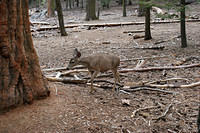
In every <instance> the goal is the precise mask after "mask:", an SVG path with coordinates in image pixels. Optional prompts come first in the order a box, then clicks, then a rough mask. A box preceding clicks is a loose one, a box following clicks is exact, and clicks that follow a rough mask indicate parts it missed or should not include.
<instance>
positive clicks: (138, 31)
mask: <svg viewBox="0 0 200 133" xmlns="http://www.w3.org/2000/svg"><path fill="white" fill-rule="evenodd" d="M141 32H144V30H134V31H124V32H123V33H141Z"/></svg>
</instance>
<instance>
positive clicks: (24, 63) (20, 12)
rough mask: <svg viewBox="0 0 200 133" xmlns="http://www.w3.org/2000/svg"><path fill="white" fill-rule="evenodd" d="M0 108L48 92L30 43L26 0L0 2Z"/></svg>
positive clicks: (29, 99)
mask: <svg viewBox="0 0 200 133" xmlns="http://www.w3.org/2000/svg"><path fill="white" fill-rule="evenodd" d="M0 16H1V17H0V27H1V31H0V64H1V65H0V73H1V74H0V111H2V110H5V109H9V108H11V107H15V106H17V105H20V104H25V103H32V102H33V100H34V99H38V98H42V97H46V96H48V95H49V94H50V92H49V87H48V82H47V80H46V79H45V78H44V77H43V75H42V72H41V69H40V65H39V60H38V56H37V54H36V51H35V49H34V47H33V41H32V36H31V31H30V21H29V15H28V0H9V1H8V0H7V1H6V0H3V1H1V2H0Z"/></svg>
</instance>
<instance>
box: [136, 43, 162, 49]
mask: <svg viewBox="0 0 200 133" xmlns="http://www.w3.org/2000/svg"><path fill="white" fill-rule="evenodd" d="M133 47H134V48H136V49H154V50H162V49H164V48H165V46H157V45H152V44H151V45H148V44H147V45H146V44H145V45H143V46H142V45H140V46H133Z"/></svg>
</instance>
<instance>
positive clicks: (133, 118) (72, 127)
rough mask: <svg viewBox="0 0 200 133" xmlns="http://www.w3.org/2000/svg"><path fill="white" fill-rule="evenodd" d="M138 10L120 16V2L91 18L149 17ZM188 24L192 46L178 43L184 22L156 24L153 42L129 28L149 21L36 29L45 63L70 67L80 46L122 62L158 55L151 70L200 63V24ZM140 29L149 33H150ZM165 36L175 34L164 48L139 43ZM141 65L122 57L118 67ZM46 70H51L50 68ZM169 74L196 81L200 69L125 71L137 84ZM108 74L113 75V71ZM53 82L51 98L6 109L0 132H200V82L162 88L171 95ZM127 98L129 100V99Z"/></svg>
mask: <svg viewBox="0 0 200 133" xmlns="http://www.w3.org/2000/svg"><path fill="white" fill-rule="evenodd" d="M134 8H135V7H128V12H127V13H128V17H121V16H120V15H121V11H122V10H121V8H119V7H112V8H111V9H110V10H108V9H106V10H105V11H103V12H102V14H101V16H100V20H99V21H92V23H97V22H98V23H105V22H119V21H121V22H129V21H135V22H141V21H143V20H144V18H143V17H141V18H138V17H137V16H135V15H134V13H135V11H134ZM190 9H191V10H190V11H189V13H190V14H191V15H198V16H200V14H199V12H195V11H199V10H200V6H199V4H193V5H191V8H190ZM64 15H65V21H66V24H67V23H68V22H69V21H68V20H73V22H70V23H74V24H76V23H91V22H86V21H84V16H85V14H84V12H83V11H81V10H72V11H64ZM55 20H56V18H48V19H47V20H46V21H48V22H49V23H54V21H55ZM55 22H56V21H55ZM186 27H187V39H188V47H187V48H184V49H183V48H181V46H180V38H177V37H176V36H179V35H180V31H179V30H180V27H179V23H169V24H153V25H152V26H151V28H152V29H151V30H152V37H153V39H152V40H151V41H144V40H143V39H135V40H134V39H133V35H134V34H128V33H124V32H128V31H134V30H144V25H129V26H119V27H101V28H92V29H90V30H88V29H87V28H85V27H76V28H68V29H66V30H67V33H68V36H66V37H61V36H60V34H59V33H58V30H50V31H41V32H33V33H32V34H33V41H34V46H35V48H36V50H37V53H38V56H39V60H40V64H41V68H42V69H45V68H56V67H66V66H67V64H68V62H69V59H70V58H71V57H72V54H73V50H74V48H78V49H79V50H80V51H81V52H82V55H83V56H87V55H90V54H92V53H97V52H105V53H112V54H115V55H117V56H119V57H120V58H121V60H125V59H135V58H144V57H155V56H157V57H160V58H152V59H146V60H145V64H143V66H142V68H147V67H152V66H155V67H161V66H177V65H180V62H181V65H189V64H195V63H200V34H199V31H200V22H188V23H187V24H186ZM136 34H138V35H144V32H142V33H136ZM173 37H175V38H173ZM166 39H169V40H168V41H166V42H163V43H161V44H157V45H162V46H164V48H163V49H141V48H135V47H136V46H148V45H149V44H154V43H155V42H158V41H162V40H166ZM136 42H137V43H136ZM157 45H156V44H154V46H157ZM163 56H164V57H163ZM184 60H185V61H184ZM137 63H138V60H132V61H124V62H121V64H120V65H121V66H123V67H124V66H126V68H135V66H136V65H137ZM120 69H123V68H120ZM52 73H53V72H52ZM44 74H45V75H46V74H50V73H47V72H44ZM85 75H86V74H85V73H79V74H78V76H80V77H81V76H85ZM171 78H181V79H182V80H172V81H168V82H167V83H168V84H176V85H180V84H190V83H194V82H198V81H200V69H199V67H193V68H187V69H173V70H161V71H157V70H154V71H147V72H129V73H123V74H122V75H121V84H125V85H134V84H136V83H138V82H140V81H147V82H151V81H160V80H166V79H171ZM102 79H104V80H108V81H113V80H114V79H113V78H112V77H104V78H102ZM98 84H102V83H98ZM49 85H50V90H51V95H50V97H48V98H46V99H43V100H38V101H35V102H34V103H33V104H31V105H25V106H24V105H23V106H20V107H18V108H15V109H13V110H11V111H9V112H7V113H5V114H3V115H0V133H131V132H132V133H151V132H152V133H195V132H196V130H197V126H196V120H197V112H198V105H200V87H191V88H165V89H162V88H160V89H162V90H168V91H171V92H173V93H165V92H160V91H151V90H139V91H134V92H129V93H123V92H119V93H118V94H116V93H113V92H112V91H111V90H110V89H106V90H105V89H101V88H96V90H97V91H96V92H95V93H94V94H90V93H89V91H90V86H86V85H78V84H63V83H59V82H49ZM147 89H148V88H147ZM56 90H57V91H56ZM124 99H125V100H128V101H129V102H130V104H123V103H122V101H124ZM145 108H146V109H145ZM136 110H137V111H136ZM134 111H136V113H135V115H133V112H134ZM160 116H161V118H159V117H160Z"/></svg>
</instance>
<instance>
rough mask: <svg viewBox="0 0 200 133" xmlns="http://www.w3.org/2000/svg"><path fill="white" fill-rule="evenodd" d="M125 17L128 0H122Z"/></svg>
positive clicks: (124, 15)
mask: <svg viewBox="0 0 200 133" xmlns="http://www.w3.org/2000/svg"><path fill="white" fill-rule="evenodd" d="M122 6H123V17H126V0H122Z"/></svg>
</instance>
